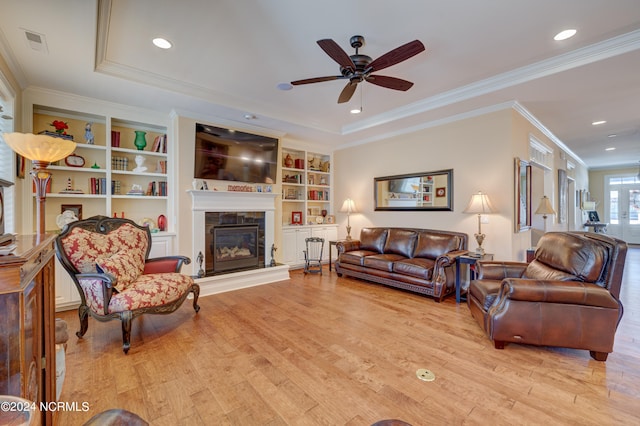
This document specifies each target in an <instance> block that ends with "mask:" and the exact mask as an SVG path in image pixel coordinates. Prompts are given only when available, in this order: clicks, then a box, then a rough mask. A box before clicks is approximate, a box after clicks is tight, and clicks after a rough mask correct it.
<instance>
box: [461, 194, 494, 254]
mask: <svg viewBox="0 0 640 426" xmlns="http://www.w3.org/2000/svg"><path fill="white" fill-rule="evenodd" d="M495 212H496V210H495V209H494V208H493V206H492V205H491V201H489V197H488V196H487V194H483V193H482V192H478V193H477V194H473V195H472V196H471V199H470V200H469V204H468V205H467V208H466V209H464V211H463V213H473V214H477V215H478V233H477V234H474V237H476V242H477V243H478V247H477V248H476V253H475V257H482V256H484V249H483V248H482V243H483V241H484V238H485V235H484V234H483V233H482V215H483V214H489V213H495ZM472 256H473V255H472Z"/></svg>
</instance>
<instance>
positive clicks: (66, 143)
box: [2, 133, 76, 163]
mask: <svg viewBox="0 0 640 426" xmlns="http://www.w3.org/2000/svg"><path fill="white" fill-rule="evenodd" d="M2 137H3V138H4V141H5V142H6V143H7V145H9V148H11V149H12V150H14V151H15V152H17V153H18V154H20V155H22V156H23V157H25V158H27V159H29V160H32V161H43V162H47V163H53V162H54V161H58V160H62V159H63V158H65V157H67V156H69V155H70V154H72V153H73V151H75V149H76V143H75V142H73V141H70V140H68V139H62V138H54V137H52V136H47V135H34V134H33V133H3V134H2Z"/></svg>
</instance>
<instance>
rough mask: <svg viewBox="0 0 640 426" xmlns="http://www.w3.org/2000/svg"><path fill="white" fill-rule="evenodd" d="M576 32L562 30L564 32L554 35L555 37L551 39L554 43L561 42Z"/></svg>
mask: <svg viewBox="0 0 640 426" xmlns="http://www.w3.org/2000/svg"><path fill="white" fill-rule="evenodd" d="M576 32H577V31H576V30H573V29H571V30H564V31H560V32H559V33H558V34H556V35H555V37H553V39H554V40H555V41H562V40H566V39H568V38H571V37H573V36H574V35H576Z"/></svg>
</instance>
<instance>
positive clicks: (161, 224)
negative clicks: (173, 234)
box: [158, 214, 167, 231]
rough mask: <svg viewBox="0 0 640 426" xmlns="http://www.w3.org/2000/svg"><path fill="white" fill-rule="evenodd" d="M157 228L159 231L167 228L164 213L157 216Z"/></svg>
mask: <svg viewBox="0 0 640 426" xmlns="http://www.w3.org/2000/svg"><path fill="white" fill-rule="evenodd" d="M158 228H159V229H160V230H161V231H166V230H167V217H166V216H165V215H163V214H161V215H160V216H158Z"/></svg>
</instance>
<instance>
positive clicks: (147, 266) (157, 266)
mask: <svg viewBox="0 0 640 426" xmlns="http://www.w3.org/2000/svg"><path fill="white" fill-rule="evenodd" d="M190 263H191V259H189V258H188V257H186V256H163V257H154V258H153V259H147V260H145V263H144V271H142V274H143V275H147V274H160V273H163V272H180V269H182V265H188V264H190Z"/></svg>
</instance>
